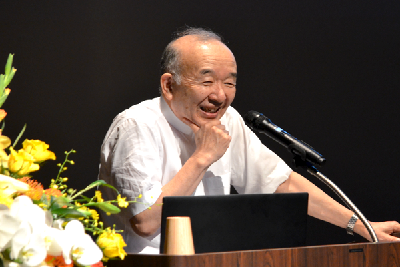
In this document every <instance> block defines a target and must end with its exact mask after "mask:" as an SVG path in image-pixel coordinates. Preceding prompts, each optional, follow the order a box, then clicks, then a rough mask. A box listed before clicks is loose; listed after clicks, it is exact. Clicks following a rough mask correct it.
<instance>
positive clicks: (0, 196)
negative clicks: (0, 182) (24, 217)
mask: <svg viewBox="0 0 400 267" xmlns="http://www.w3.org/2000/svg"><path fill="white" fill-rule="evenodd" d="M13 202H14V200H13V198H12V197H11V195H7V194H4V192H3V190H0V204H4V205H6V206H7V207H11V204H12V203H13Z"/></svg>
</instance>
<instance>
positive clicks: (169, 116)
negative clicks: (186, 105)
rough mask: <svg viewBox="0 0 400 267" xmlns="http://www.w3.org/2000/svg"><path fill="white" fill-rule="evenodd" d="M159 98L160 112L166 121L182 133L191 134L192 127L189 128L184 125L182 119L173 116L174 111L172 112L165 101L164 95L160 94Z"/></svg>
mask: <svg viewBox="0 0 400 267" xmlns="http://www.w3.org/2000/svg"><path fill="white" fill-rule="evenodd" d="M160 99H161V100H160V102H161V103H160V107H161V112H162V113H163V114H164V117H165V119H166V120H167V121H168V123H169V124H171V125H172V126H173V127H174V128H175V129H177V130H178V131H180V132H182V133H184V134H188V135H189V134H192V133H193V132H192V129H190V127H189V126H188V125H186V124H185V123H184V122H183V121H181V120H180V119H178V117H176V116H175V114H174V112H172V110H171V108H170V107H169V106H168V104H167V102H165V100H164V97H162V96H160Z"/></svg>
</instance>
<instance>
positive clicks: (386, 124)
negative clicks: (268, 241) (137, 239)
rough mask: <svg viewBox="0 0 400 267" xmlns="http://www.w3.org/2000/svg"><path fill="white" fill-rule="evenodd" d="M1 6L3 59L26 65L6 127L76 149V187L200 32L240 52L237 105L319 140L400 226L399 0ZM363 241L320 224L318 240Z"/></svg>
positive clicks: (334, 174) (47, 169)
mask: <svg viewBox="0 0 400 267" xmlns="http://www.w3.org/2000/svg"><path fill="white" fill-rule="evenodd" d="M0 10H1V22H0V62H4V64H5V63H6V59H7V56H8V53H14V54H15V59H14V66H15V68H17V69H18V71H17V74H16V76H15V78H14V80H13V81H12V82H11V84H10V86H9V87H10V88H11V90H12V92H11V95H10V96H9V98H8V100H7V101H6V103H5V104H4V105H3V108H4V109H5V110H6V111H7V113H8V115H7V117H6V127H5V130H4V135H7V136H9V137H10V138H11V139H15V137H16V136H17V135H18V133H19V131H20V130H21V128H22V127H23V125H24V124H25V123H27V130H26V132H25V135H24V138H29V139H40V140H43V141H45V142H47V143H48V144H50V149H51V150H53V151H54V152H55V153H56V155H57V156H58V158H57V162H60V161H62V158H63V152H64V151H65V150H69V149H71V148H74V149H76V150H77V151H78V153H77V154H75V155H73V156H72V159H73V160H75V162H76V165H74V166H71V167H70V168H69V170H68V171H67V172H66V173H65V176H67V177H69V178H70V182H69V185H70V186H71V187H75V188H83V187H84V186H86V185H87V184H89V183H90V182H92V181H94V180H95V179H96V178H97V173H98V163H99V154H100V153H99V152H100V146H101V143H102V140H103V138H104V136H105V134H106V131H107V129H108V127H109V125H110V124H111V122H112V120H113V118H114V117H115V116H116V115H117V114H118V113H119V112H121V111H122V110H124V109H125V108H128V107H130V106H131V105H133V104H136V103H138V102H140V101H142V100H145V99H148V98H153V97H156V96H158V84H159V58H160V55H161V53H162V50H163V48H164V46H165V45H166V44H167V43H168V42H169V40H170V36H171V34H172V33H173V32H174V31H175V30H176V29H177V28H179V27H182V26H184V25H190V26H201V27H206V28H211V29H212V30H214V31H216V32H218V33H220V34H221V35H222V36H223V37H224V39H225V40H226V41H227V43H228V46H229V47H230V48H231V50H232V51H233V53H234V54H235V56H236V60H237V63H238V73H239V76H238V91H237V96H236V99H235V101H234V102H233V106H234V107H235V108H236V109H237V110H238V111H239V112H240V113H241V114H245V113H246V112H247V111H248V110H257V111H260V112H263V113H264V114H265V115H266V116H268V117H269V118H270V119H271V120H272V121H273V122H274V123H275V124H277V125H278V126H280V127H281V128H283V129H284V130H286V131H287V132H289V133H291V134H292V135H294V136H296V137H297V138H299V139H302V140H304V141H306V142H307V143H309V144H311V145H312V146H313V147H314V148H315V149H316V150H317V151H318V152H320V153H321V154H323V155H324V156H325V157H326V158H327V164H326V165H325V166H324V167H322V168H320V170H321V171H322V173H324V174H325V175H327V176H328V177H329V178H330V179H331V180H333V181H334V182H335V183H336V184H337V185H338V186H339V187H340V188H341V189H342V190H343V191H344V192H345V193H346V194H347V195H348V196H349V197H350V199H352V200H353V202H354V203H355V204H356V205H357V206H358V208H359V209H360V210H361V211H362V212H363V213H364V215H365V216H366V217H367V218H368V219H369V220H371V221H381V220H382V221H383V220H399V221H400V214H399V206H400V205H399V204H400V198H399V196H398V189H399V182H398V177H397V173H398V172H399V164H398V151H399V150H400V143H399V142H398V139H399V138H398V136H399V133H398V131H399V126H398V114H397V113H398V111H399V108H398V99H399V93H398V91H399V88H400V79H399V78H400V65H399V63H400V16H399V14H400V13H399V12H400V3H399V2H398V1H395V0H388V1H378V0H364V1H316V0H309V1H299V0H292V1H289V0H280V1H273V0H269V1H265V0H263V1H261V0H260V1H258V0H249V1H246V2H244V1H215V0H213V1H211V0H204V1H158V0H148V1H138V0H136V1H75V0H70V1H0ZM1 64H3V63H1ZM0 73H3V71H0ZM260 138H261V139H262V141H263V142H264V143H265V144H266V145H268V146H269V147H270V148H271V149H272V150H274V151H275V152H276V153H277V154H278V155H280V156H281V157H282V158H284V159H285V160H286V161H287V162H288V163H290V162H291V157H290V154H289V153H288V152H287V151H285V149H284V148H283V147H281V146H279V145H278V144H275V143H274V142H273V141H272V140H270V139H268V137H264V136H260ZM300 172H301V173H302V174H303V175H305V176H306V177H308V178H309V179H310V180H311V181H312V182H314V183H315V184H317V185H318V186H320V187H321V188H323V189H324V190H325V191H327V192H328V194H330V195H333V197H334V198H336V197H335V196H334V194H333V193H331V192H330V191H329V189H328V188H327V187H325V186H324V185H323V184H322V183H321V182H320V181H319V180H317V179H316V178H313V177H311V176H310V175H308V174H306V173H304V172H303V171H300ZM56 173H57V167H56V163H55V162H48V163H47V164H46V166H43V167H42V169H41V170H40V171H39V172H38V173H35V174H34V178H36V179H38V180H40V181H42V182H43V183H44V184H45V185H48V181H49V179H50V178H54V177H55V175H56ZM355 239H356V240H357V238H355ZM352 240H354V238H352V237H350V236H347V235H346V233H345V230H343V229H340V228H337V227H334V226H331V225H329V224H327V223H325V222H321V221H318V220H315V219H310V220H309V244H329V243H343V242H350V241H352ZM361 240H362V239H361Z"/></svg>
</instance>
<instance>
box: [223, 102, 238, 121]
mask: <svg viewBox="0 0 400 267" xmlns="http://www.w3.org/2000/svg"><path fill="white" fill-rule="evenodd" d="M222 120H224V121H225V123H228V124H232V123H233V124H237V123H238V122H240V121H241V120H242V116H240V114H239V112H238V111H237V110H236V109H235V108H233V107H232V106H229V107H228V109H227V110H226V112H225V114H224V116H223V117H222Z"/></svg>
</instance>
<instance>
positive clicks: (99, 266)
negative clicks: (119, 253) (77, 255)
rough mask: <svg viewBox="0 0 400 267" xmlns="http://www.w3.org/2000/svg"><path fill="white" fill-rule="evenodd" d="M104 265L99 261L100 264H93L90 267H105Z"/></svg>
mask: <svg viewBox="0 0 400 267" xmlns="http://www.w3.org/2000/svg"><path fill="white" fill-rule="evenodd" d="M103 266H104V265H103V262H102V261H99V262H98V263H95V264H92V265H90V267H103Z"/></svg>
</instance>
